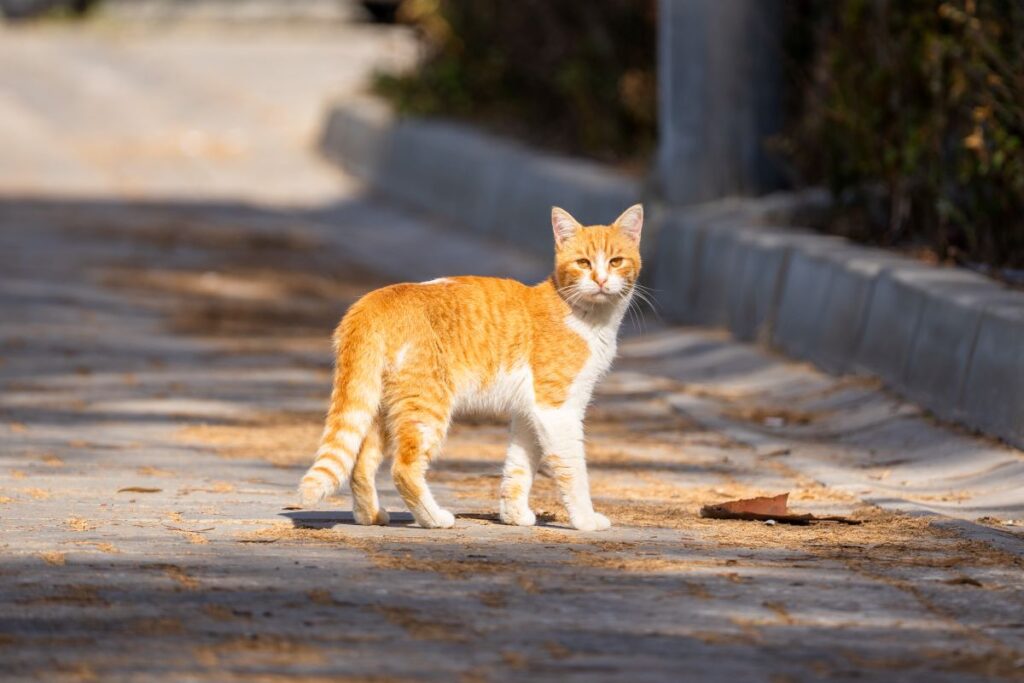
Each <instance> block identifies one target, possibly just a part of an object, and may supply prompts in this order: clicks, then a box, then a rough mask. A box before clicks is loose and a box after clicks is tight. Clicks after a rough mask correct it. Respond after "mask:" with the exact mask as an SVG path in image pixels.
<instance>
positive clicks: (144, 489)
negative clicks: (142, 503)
mask: <svg viewBox="0 0 1024 683" xmlns="http://www.w3.org/2000/svg"><path fill="white" fill-rule="evenodd" d="M161 491H163V489H157V488H151V487H149V486H125V487H124V488H120V489H118V490H117V492H118V493H160V492H161Z"/></svg>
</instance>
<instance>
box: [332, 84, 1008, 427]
mask: <svg viewBox="0 0 1024 683" xmlns="http://www.w3.org/2000/svg"><path fill="white" fill-rule="evenodd" d="M321 149H322V151H323V153H324V154H325V156H327V157H328V158H330V159H332V160H333V161H335V162H337V163H339V164H340V165H341V166H343V167H345V168H346V169H348V170H349V171H351V172H352V173H353V174H355V175H356V176H358V177H360V178H362V179H363V180H365V181H366V182H367V183H368V184H369V186H370V187H371V188H372V189H373V190H374V191H375V192H378V193H380V194H383V195H385V196H388V197H389V198H392V199H396V200H398V201H400V202H402V203H405V204H408V205H410V206H412V207H415V208H418V209H422V210H424V211H427V212H431V213H436V214H440V215H443V216H446V217H447V218H449V219H450V220H453V221H454V222H455V223H456V224H458V225H460V226H462V227H464V228H466V229H469V230H472V231H474V232H476V233H479V234H481V235H485V236H492V237H500V238H501V239H502V240H505V241H509V242H512V243H514V244H517V245H520V246H523V247H525V248H527V249H529V250H531V251H533V252H535V253H537V254H540V255H543V256H548V255H549V254H550V249H551V246H550V235H549V233H548V231H547V229H546V226H547V225H548V221H549V218H548V211H549V208H550V207H551V206H552V205H559V206H562V207H564V208H566V209H568V210H569V211H571V212H572V213H573V214H574V215H576V216H577V217H579V218H580V220H582V221H584V222H589V223H598V222H602V221H607V220H608V217H609V216H615V215H617V214H618V213H619V212H621V211H622V210H623V209H624V208H625V207H627V206H629V205H630V204H632V203H634V202H636V201H638V199H639V197H640V195H641V184H640V182H639V181H637V180H635V179H631V178H627V177H625V176H622V175H620V174H617V173H614V172H612V171H609V170H608V169H606V168H604V167H602V166H600V165H598V164H594V163H589V162H583V161H577V160H570V159H564V158H557V157H548V156H543V155H540V154H538V153H535V152H532V151H530V150H527V149H525V148H523V147H520V146H518V145H515V144H512V143H509V142H505V141H502V140H497V139H495V138H493V137H491V136H488V135H485V134H482V133H479V132H476V131H473V130H471V129H469V128H467V127H464V126H460V125H457V124H452V123H445V122H440V121H423V120H405V119H403V120H397V119H395V118H394V117H393V116H392V115H391V114H390V113H389V112H388V110H387V109H386V108H385V107H383V106H382V105H381V104H379V103H377V102H375V101H372V100H366V101H360V102H356V103H346V104H344V105H340V106H337V107H334V108H333V109H332V111H331V113H330V115H329V117H328V121H327V125H326V127H325V129H324V133H323V137H322V140H321ZM828 203H829V200H828V196H827V194H826V193H824V192H822V191H813V190H812V191H804V192H799V193H786V194H782V193H780V194H777V195H769V196H767V197H761V198H758V199H745V200H739V199H726V200H720V201H716V202H709V203H706V204H700V205H694V206H688V207H685V208H667V207H652V209H653V210H652V211H651V220H650V221H649V223H650V228H649V229H648V230H647V231H646V232H645V235H646V237H645V254H644V258H645V262H646V263H647V276H648V279H649V281H650V282H651V284H652V286H653V287H654V289H655V291H656V298H657V301H658V306H659V311H660V313H661V315H662V316H663V317H664V318H665V319H666V320H667V321H670V322H680V323H692V324H700V325H715V326H722V327H726V328H728V329H729V330H730V331H731V332H732V333H733V334H735V335H736V336H737V337H738V338H740V339H743V340H748V341H756V342H759V343H762V344H766V345H769V346H772V347H774V348H777V349H779V350H781V351H783V352H785V353H787V354H789V355H791V356H794V357H797V358H801V359H806V360H809V361H812V362H814V363H815V364H817V365H818V366H820V367H822V368H823V369H825V370H827V371H829V372H832V373H863V374H872V375H877V376H879V377H881V378H882V379H883V380H884V381H885V382H886V384H887V385H888V386H889V387H890V388H892V389H893V390H895V391H896V392H898V393H900V394H902V395H904V396H907V397H909V398H911V399H913V400H915V401H916V402H918V403H920V404H922V405H924V406H925V407H926V408H928V409H929V410H931V411H933V412H934V413H935V414H936V415H938V416H939V417H942V418H946V419H951V420H956V421H959V422H963V423H966V424H967V425H969V426H971V427H974V428H977V429H980V430H983V431H985V432H987V433H989V434H992V435H995V436H998V437H1001V438H1003V439H1005V440H1006V441H1008V442H1010V443H1012V444H1015V445H1017V446H1019V447H1024V293H1021V292H1013V291H1008V290H1007V289H1005V288H1003V287H1001V286H999V285H997V284H996V283H994V282H992V281H990V280H987V279H985V278H982V277H980V276H977V275H974V274H972V273H969V272H966V271H962V270H958V269H953V268H937V267H932V266H928V265H925V264H922V263H920V262H917V261H913V260H909V259H905V258H902V257H900V256H897V255H894V254H891V253H889V252H885V251H881V250H876V249H867V248H862V247H858V246H855V245H853V244H851V243H849V242H847V241H846V240H843V239H841V238H838V237H829V236H824V235H819V234H815V233H812V232H810V231H807V230H799V229H794V228H792V227H791V226H794V225H804V224H808V223H813V222H815V221H816V220H818V219H820V216H821V215H822V213H823V212H824V211H827V208H828ZM539 226H543V227H539Z"/></svg>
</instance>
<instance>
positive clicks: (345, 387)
mask: <svg viewBox="0 0 1024 683" xmlns="http://www.w3.org/2000/svg"><path fill="white" fill-rule="evenodd" d="M354 323H355V321H354V320H352V319H350V318H349V316H346V319H345V320H343V321H342V323H341V325H340V326H339V327H338V331H337V333H336V334H335V338H334V341H335V347H336V348H337V355H336V357H337V365H336V367H335V370H334V389H333V390H332V392H331V405H330V409H329V410H328V412H327V423H326V425H325V426H324V433H323V436H322V437H321V439H320V448H319V449H318V450H317V452H316V460H314V461H313V465H312V466H311V467H310V468H309V470H308V471H307V472H306V474H305V476H303V477H302V482H301V483H300V484H299V496H300V498H301V499H302V505H303V507H308V506H312V505H315V504H317V503H319V502H320V501H322V500H323V499H324V498H326V497H327V496H329V495H331V494H332V493H334V492H335V491H337V490H338V488H339V487H341V486H342V485H343V484H344V483H345V482H346V481H347V480H348V477H349V475H350V474H351V473H352V468H353V467H354V466H355V464H356V458H357V457H358V456H359V449H360V448H361V447H362V445H363V440H364V439H365V438H366V434H367V432H368V431H369V430H370V425H371V424H372V423H373V418H374V416H375V415H376V414H377V411H378V409H379V407H380V401H381V392H382V384H383V374H384V355H385V354H384V343H383V340H382V339H381V338H379V336H378V335H376V334H375V333H374V332H373V331H372V330H369V329H366V328H363V329H362V330H359V329H358V328H359V326H358V325H356V324H354Z"/></svg>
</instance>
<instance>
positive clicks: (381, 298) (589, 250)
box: [299, 204, 643, 531]
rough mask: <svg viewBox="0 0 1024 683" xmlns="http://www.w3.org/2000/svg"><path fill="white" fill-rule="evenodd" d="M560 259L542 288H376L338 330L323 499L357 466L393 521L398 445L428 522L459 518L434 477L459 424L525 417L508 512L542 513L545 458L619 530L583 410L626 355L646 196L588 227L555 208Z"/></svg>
mask: <svg viewBox="0 0 1024 683" xmlns="http://www.w3.org/2000/svg"><path fill="white" fill-rule="evenodd" d="M551 223H552V227H553V229H554V236H555V270H554V273H553V274H552V275H551V277H549V278H548V279H547V280H545V281H544V282H541V283H540V284H538V285H535V286H533V287H529V286H527V285H524V284H522V283H520V282H516V281H514V280H504V279H498V278H487V277H451V278H439V279H437V280H430V281H429V282H421V283H419V284H398V285H392V286H390V287H384V288H382V289H378V290H376V291H373V292H370V293H369V294H367V295H366V296H364V297H363V298H362V299H360V300H359V301H358V302H357V303H356V304H354V305H353V306H352V308H350V309H349V311H348V313H346V314H345V317H344V318H343V319H342V321H341V324H339V325H338V328H337V330H336V331H335V334H334V341H335V345H336V349H337V359H336V370H335V376H334V389H333V393H332V396H331V405H330V410H329V413H328V415H327V424H326V427H325V428H324V433H323V437H322V441H321V445H320V449H319V450H318V451H317V454H316V461H315V462H314V463H313V466H312V467H311V468H310V469H309V471H308V472H306V474H305V476H304V477H303V478H302V483H301V485H300V487H299V491H300V494H301V497H302V502H303V505H305V506H311V505H314V504H316V503H318V502H319V501H321V500H323V498H324V497H325V496H327V495H330V494H331V493H333V492H334V491H336V490H337V489H338V487H340V486H341V485H342V484H344V483H345V480H346V479H348V478H349V477H351V486H352V495H353V499H354V501H353V507H354V514H355V519H356V521H357V522H359V523H360V524H387V523H388V513H387V512H386V511H385V510H384V509H382V508H381V507H380V504H379V502H378V499H377V489H376V486H375V484H374V476H375V474H376V472H377V468H378V467H379V466H380V464H381V462H382V460H383V459H384V457H385V454H393V456H394V464H393V467H392V474H393V476H394V481H395V487H396V488H397V489H398V492H399V494H401V496H402V499H403V500H404V501H405V504H406V505H407V506H408V507H409V510H410V511H411V512H412V514H413V517H414V518H415V519H416V521H417V522H418V523H419V524H420V526H423V527H441V528H444V527H450V526H452V525H453V524H454V523H455V517H454V515H452V513H451V512H449V511H448V510H445V509H443V508H441V506H439V505H438V504H437V501H435V500H434V496H433V495H432V494H431V492H430V489H429V488H427V482H426V472H427V468H428V466H429V465H430V462H431V460H433V459H434V458H435V457H437V455H438V453H439V451H440V449H441V445H442V443H443V441H444V438H445V436H446V434H447V431H448V426H449V423H450V422H451V420H452V418H453V417H454V416H457V415H459V414H460V413H480V412H491V413H498V414H505V415H508V416H509V417H510V418H511V443H510V444H509V447H508V454H507V456H506V461H505V467H504V473H503V479H502V482H501V502H500V510H501V520H502V521H503V522H505V523H507V524H518V525H524V526H528V525H532V524H534V523H535V522H536V516H535V515H534V513H533V511H532V510H530V505H529V494H530V487H531V484H532V483H533V477H534V474H535V473H536V471H537V468H538V466H539V465H540V463H541V461H542V460H543V461H544V463H545V465H546V467H547V468H548V470H549V471H550V473H551V474H552V476H553V477H554V479H555V481H556V482H557V485H558V490H559V494H560V496H561V499H562V502H563V503H564V504H565V507H566V511H567V512H568V514H569V520H570V522H571V524H572V526H573V527H575V528H576V529H581V530H586V531H594V530H600V529H607V528H608V527H609V526H610V522H609V521H608V518H607V517H605V516H604V515H602V514H600V513H598V512H595V511H594V506H593V503H592V502H591V500H590V486H589V484H588V482H587V468H586V461H585V459H584V449H583V417H584V413H585V412H586V409H587V404H588V403H589V402H590V398H591V393H592V392H593V389H594V385H595V383H596V382H597V381H598V379H600V378H601V376H602V375H604V373H605V372H607V370H608V368H609V366H610V365H611V363H612V359H613V357H614V356H615V347H616V336H617V333H618V329H619V325H620V324H621V322H622V319H623V316H624V315H625V313H626V311H627V309H628V307H629V304H630V299H631V297H632V296H633V294H634V290H635V289H636V287H637V283H636V280H637V277H638V275H639V273H640V249H639V245H640V232H641V228H642V226H643V207H641V206H640V205H639V204H637V205H635V206H632V207H630V208H629V209H627V210H626V211H625V212H624V213H623V214H622V215H621V216H619V217H618V219H616V221H615V222H614V223H612V224H611V225H595V226H589V227H584V226H582V225H580V224H579V223H578V222H577V221H576V219H574V218H573V217H572V216H570V215H569V214H568V213H567V212H566V211H564V210H562V209H559V208H557V207H556V208H553V209H552V210H551Z"/></svg>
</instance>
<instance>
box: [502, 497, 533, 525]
mask: <svg viewBox="0 0 1024 683" xmlns="http://www.w3.org/2000/svg"><path fill="white" fill-rule="evenodd" d="M498 517H499V518H500V519H501V521H502V522H504V523H505V524H511V525H513V526H533V525H534V524H536V523H537V515H535V514H534V513H533V510H531V509H530V508H528V507H524V506H517V505H505V501H501V507H500V511H499V513H498Z"/></svg>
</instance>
